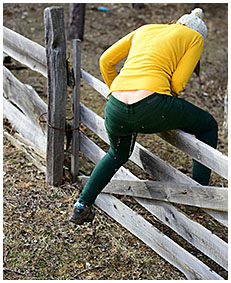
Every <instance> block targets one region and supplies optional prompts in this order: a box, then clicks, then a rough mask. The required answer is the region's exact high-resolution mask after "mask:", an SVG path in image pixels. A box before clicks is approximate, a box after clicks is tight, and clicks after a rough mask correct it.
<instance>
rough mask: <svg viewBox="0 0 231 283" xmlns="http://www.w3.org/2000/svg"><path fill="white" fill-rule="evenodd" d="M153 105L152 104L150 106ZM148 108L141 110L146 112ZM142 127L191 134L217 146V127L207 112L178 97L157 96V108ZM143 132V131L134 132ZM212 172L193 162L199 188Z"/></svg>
mask: <svg viewBox="0 0 231 283" xmlns="http://www.w3.org/2000/svg"><path fill="white" fill-rule="evenodd" d="M155 103H156V102H155V101H154V102H153V104H155ZM147 107H149V106H147V105H146V109H145V108H144V110H143V111H145V112H146V113H149V112H150V110H148V108H147ZM142 124H143V125H145V128H144V130H143V132H144V133H145V132H153V133H154V132H164V131H168V130H171V129H181V130H183V131H185V132H187V133H189V134H193V135H195V136H196V138H197V139H199V140H200V141H202V142H204V143H206V144H208V145H210V146H211V147H213V148H216V146H217V138H218V125H217V122H216V120H215V119H214V118H213V117H212V115H210V114H209V113H208V112H206V111H204V110H202V109H200V108H199V107H197V106H195V105H193V104H191V103H190V102H187V101H185V100H183V99H181V98H177V97H171V96H166V95H163V96H160V95H159V98H158V109H157V110H155V111H154V112H153V115H151V116H150V115H149V117H148V119H147V118H146V120H145V121H144V122H142V123H140V125H142ZM137 131H138V132H139V131H140V132H142V128H141V127H140V129H137ZM210 173H211V170H210V169H209V168H207V167H206V166H204V165H202V164H201V163H199V162H197V161H195V160H194V161H193V179H194V180H195V181H197V182H198V183H200V184H201V185H208V183H209V179H210Z"/></svg>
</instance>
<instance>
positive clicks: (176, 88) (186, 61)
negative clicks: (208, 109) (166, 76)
mask: <svg viewBox="0 0 231 283" xmlns="http://www.w3.org/2000/svg"><path fill="white" fill-rule="evenodd" d="M203 45H204V41H203V38H202V37H200V38H199V40H198V41H197V42H196V43H195V44H194V45H193V46H192V47H191V48H189V49H188V50H187V52H186V53H185V54H184V56H183V57H182V58H181V60H180V62H179V63H178V65H177V68H176V70H175V72H174V73H173V75H172V80H171V90H172V93H173V94H177V95H179V93H180V92H181V91H182V90H183V89H184V88H185V86H186V84H187V82H188V80H189V78H190V77H191V75H192V73H193V71H194V69H195V67H196V66H197V63H198V61H199V60H200V57H201V53H202V51H203Z"/></svg>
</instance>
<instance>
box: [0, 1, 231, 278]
mask: <svg viewBox="0 0 231 283" xmlns="http://www.w3.org/2000/svg"><path fill="white" fill-rule="evenodd" d="M57 5H60V4H57ZM103 5H104V6H105V7H107V8H109V10H110V11H109V12H101V11H98V9H97V7H98V6H102V4H96V3H94V4H87V5H86V8H87V10H86V21H85V36H84V41H83V42H82V58H81V60H82V68H83V69H84V70H86V71H87V72H89V73H91V74H93V75H94V76H96V77H98V78H100V79H101V75H100V72H99V68H98V60H99V57H100V55H101V54H102V52H103V51H104V50H105V49H107V48H108V47H109V46H110V45H111V44H112V43H114V42H115V41H117V40H118V39H119V38H121V37H122V36H123V35H125V34H127V33H128V32H130V31H132V30H134V29H136V28H137V27H139V26H141V25H143V24H148V23H168V22H170V21H171V20H173V19H177V18H178V17H179V16H180V15H182V14H184V13H185V12H190V10H191V9H192V8H193V7H194V4H167V3H163V4H145V8H144V9H141V10H134V9H132V6H131V4H121V3H115V4H103ZM48 6H55V4H35V3H33V4H10V3H8V4H4V25H5V26H7V27H9V28H11V29H13V30H15V31H17V32H19V33H21V34H22V35H24V36H26V37H28V38H30V39H32V40H34V41H36V42H38V43H39V44H41V45H43V46H44V26H43V10H44V8H45V7H48ZM62 6H63V7H64V9H65V15H66V17H67V9H68V4H62ZM201 6H202V8H203V9H204V11H205V21H206V23H207V26H208V38H207V40H206V44H205V49H204V52H203V56H202V59H201V67H202V73H201V81H199V79H198V78H196V77H195V76H194V75H193V76H192V78H191V79H190V81H189V83H188V85H187V89H186V91H185V92H184V93H183V94H182V97H183V98H185V99H186V100H188V101H191V102H193V103H194V104H196V105H198V106H200V107H202V108H203V109H205V110H208V111H209V112H210V113H211V114H212V115H214V117H215V118H216V120H217V122H218V124H219V143H218V149H219V150H220V151H221V152H223V153H224V154H226V155H227V148H228V145H227V135H226V134H225V132H224V130H223V122H224V111H223V110H224V109H223V107H224V96H225V91H226V88H227V61H228V60H227V52H228V48H227V40H228V35H227V20H228V18H227V17H228V16H227V10H228V7H227V4H201ZM68 50H69V52H70V56H71V52H72V48H71V43H70V42H68ZM18 66H20V65H19V63H17V62H15V61H13V62H12V64H11V69H12V72H13V73H14V74H15V75H16V77H17V78H18V79H19V80H21V81H22V82H23V83H26V84H30V85H32V86H33V87H34V88H35V89H36V91H37V92H38V93H39V94H40V95H41V97H42V98H43V99H45V100H46V80H45V79H44V78H43V77H42V76H40V75H39V74H37V73H35V72H32V71H30V70H29V69H20V70H19V69H17V67H18ZM68 95H69V98H71V93H69V94H68ZM81 100H82V102H83V103H84V104H86V105H87V106H88V107H90V108H91V109H93V110H94V111H95V112H96V113H98V114H99V115H101V116H103V110H104V105H105V100H104V99H103V98H101V97H100V96H99V95H97V94H96V92H95V91H93V90H92V89H91V88H90V87H88V86H87V85H85V84H83V86H82V88H81ZM69 107H70V109H71V106H69ZM4 127H5V129H9V130H11V129H10V128H9V125H8V124H7V123H5V125H4ZM89 136H91V138H94V139H95V140H96V141H97V142H98V143H100V144H101V145H102V147H104V148H106V145H104V144H103V143H102V142H101V141H99V139H97V138H96V137H95V136H94V135H93V134H92V133H91V132H89ZM138 142H140V143H141V144H142V145H143V146H145V147H147V148H148V149H149V150H150V151H152V152H153V153H154V154H156V155H157V156H159V157H160V158H162V159H163V160H165V161H167V162H169V163H170V164H171V165H173V166H174V167H176V168H177V169H179V170H181V171H182V172H184V173H185V174H187V175H189V176H190V175H191V159H190V158H189V157H187V156H186V155H185V154H183V153H181V152H179V151H178V150H176V149H175V148H174V147H172V146H170V145H168V144H167V143H165V142H163V141H162V140H161V139H160V138H158V137H156V136H154V135H145V136H144V135H139V137H138ZM67 157H68V153H67ZM67 159H68V158H67ZM67 162H68V160H67ZM126 167H127V168H129V169H130V170H131V171H132V172H133V173H134V174H136V175H137V176H138V177H141V178H145V177H146V176H144V175H143V173H142V171H140V170H139V169H138V168H137V167H135V166H133V165H132V163H130V162H128V164H127V165H126ZM92 168H93V164H92V163H91V162H89V161H88V160H86V159H85V158H81V171H82V172H83V173H84V174H89V173H90V171H91V170H92ZM4 172H5V173H4V267H5V271H4V279H44V280H45V279H95V280H99V279H120V280H123V279H124V280H128V279H130V280H134V279H152V280H153V279H163V280H170V279H175V280H183V279H185V277H184V275H183V274H182V273H181V272H179V271H178V270H177V269H176V268H174V267H173V266H172V265H170V264H169V263H167V262H166V261H165V260H164V259H162V258H161V257H159V256H158V255H157V254H156V253H155V252H154V251H153V250H152V249H150V248H148V247H147V246H146V245H145V244H144V243H143V242H141V241H139V240H138V239H136V238H135V237H134V236H133V235H131V234H130V233H129V232H127V231H126V230H125V229H124V228H123V227H121V226H120V225H119V224H118V223H116V222H115V221H114V220H113V219H111V218H109V217H108V216H107V215H106V214H104V213H103V212H102V211H100V210H97V216H96V219H95V221H94V225H92V226H91V225H90V224H87V225H86V226H83V227H77V226H73V225H70V223H69V221H68V217H69V214H70V213H71V211H72V205H73V203H74V202H75V200H76V198H77V196H78V194H79V192H80V190H81V186H78V185H76V186H75V188H73V186H71V181H70V176H69V173H68V171H67V172H66V174H65V177H64V184H63V185H62V186H60V187H58V188H54V187H50V186H47V185H46V184H45V175H44V173H43V172H40V171H39V170H38V169H37V168H36V167H34V165H33V164H32V163H31V161H30V160H27V158H26V156H25V155H24V154H23V153H22V152H21V151H19V150H17V149H16V148H15V147H13V146H12V145H11V144H10V143H9V142H8V141H7V140H4ZM211 185H216V186H223V185H224V186H227V181H226V180H224V179H223V178H221V177H220V176H218V175H217V174H215V173H213V174H212V179H211ZM122 200H123V201H124V202H125V203H126V204H128V205H129V206H131V207H132V208H133V209H134V210H136V211H138V212H139V213H141V214H142V215H143V216H144V217H145V218H146V219H147V220H148V221H150V222H151V223H153V224H154V225H155V226H156V227H157V228H158V229H160V230H161V231H162V232H163V233H165V234H167V235H168V236H169V237H171V238H172V239H174V240H175V241H176V242H178V243H179V244H180V245H182V246H183V247H184V248H185V249H187V250H189V251H190V252H191V253H192V254H194V255H195V256H196V257H197V258H199V259H200V260H202V261H204V262H205V263H206V264H208V265H209V266H210V267H211V268H212V269H213V270H215V271H216V272H218V273H219V274H221V275H222V276H224V277H226V278H227V274H226V273H225V272H224V271H223V270H222V268H221V267H219V266H218V265H217V264H215V263H214V262H212V261H210V260H209V259H208V258H207V257H205V256H204V255H203V254H201V253H200V252H199V251H197V250H196V249H194V248H193V247H191V246H190V245H188V244H187V243H186V242H185V241H184V240H183V239H181V238H180V237H179V236H177V235H176V234H175V233H174V232H173V231H171V230H170V229H167V228H166V227H165V226H164V225H162V223H161V222H160V221H158V220H157V219H155V218H154V217H153V216H151V215H149V214H148V213H147V212H144V211H143V210H142V209H141V208H140V207H139V206H138V205H137V204H136V203H135V202H134V201H131V200H128V199H122ZM180 208H181V209H182V210H184V212H185V213H186V214H187V215H189V217H191V218H192V219H194V220H195V221H197V222H200V223H201V224H203V225H204V226H206V228H208V229H210V230H211V231H212V232H213V233H215V234H217V235H218V236H219V237H221V238H222V239H224V240H225V241H227V229H224V227H223V226H222V225H220V224H219V223H217V222H216V221H215V220H213V219H212V218H210V217H209V216H207V215H206V214H205V213H203V212H202V211H200V210H199V209H195V208H191V207H180Z"/></svg>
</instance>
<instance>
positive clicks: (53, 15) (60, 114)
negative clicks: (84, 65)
mask: <svg viewBox="0 0 231 283" xmlns="http://www.w3.org/2000/svg"><path fill="white" fill-rule="evenodd" d="M44 25H45V43H46V57H47V72H48V73H47V75H48V126H49V127H48V134H47V172H46V180H47V183H48V184H50V185H53V186H59V185H60V184H62V177H63V161H64V131H63V130H60V129H64V128H65V117H66V96H67V94H66V93H67V70H66V41H65V28H64V10H63V8H62V7H49V8H46V9H45V11H44Z"/></svg>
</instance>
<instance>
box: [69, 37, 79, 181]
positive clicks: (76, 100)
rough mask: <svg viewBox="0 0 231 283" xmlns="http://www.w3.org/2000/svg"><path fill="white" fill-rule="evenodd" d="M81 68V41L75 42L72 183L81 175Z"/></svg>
mask: <svg viewBox="0 0 231 283" xmlns="http://www.w3.org/2000/svg"><path fill="white" fill-rule="evenodd" d="M80 66H81V40H79V39H74V40H73V70H74V80H75V87H74V89H73V110H72V111H73V122H72V127H73V129H76V130H73V134H72V154H71V175H72V181H73V182H75V181H76V180H77V176H78V173H79V129H78V127H79V118H80V75H81V74H80V72H81V70H80Z"/></svg>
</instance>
